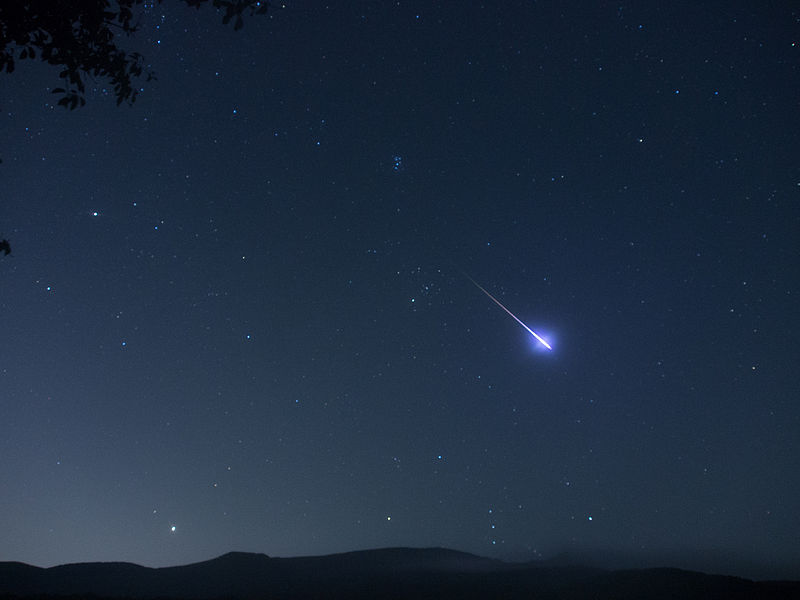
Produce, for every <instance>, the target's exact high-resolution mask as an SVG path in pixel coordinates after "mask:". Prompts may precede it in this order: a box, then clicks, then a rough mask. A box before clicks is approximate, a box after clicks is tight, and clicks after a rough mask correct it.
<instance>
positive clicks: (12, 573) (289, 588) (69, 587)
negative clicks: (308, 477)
mask: <svg viewBox="0 0 800 600" xmlns="http://www.w3.org/2000/svg"><path fill="white" fill-rule="evenodd" d="M87 596H92V597H93V598H95V600H99V599H101V598H128V599H135V600H144V599H156V598H162V599H166V598H174V599H182V600H188V599H198V600H200V599H202V600H209V599H213V598H233V599H255V598H264V599H267V598H269V599H281V600H290V599H300V598H331V599H333V598H348V599H360V598H389V599H404V598H415V599H416V598H440V599H448V598H459V599H466V600H469V599H472V598H504V599H509V600H514V599H517V598H520V599H521V598H542V599H553V600H555V599H560V598H564V599H569V600H581V599H584V598H587V599H588V598H593V599H601V598H619V599H626V598H630V599H633V598H636V599H661V598H664V599H666V598H683V599H692V598H698V599H699V598H703V599H713V598H719V599H723V598H724V599H726V600H730V599H739V598H741V599H745V598H746V599H752V598H759V599H779V598H781V599H784V598H785V599H788V598H800V582H754V581H751V580H748V579H742V578H737V577H729V576H722V575H706V574H703V573H698V572H693V571H682V570H679V569H640V570H621V571H608V570H603V569H597V568H588V567H575V566H544V565H542V564H540V563H504V562H501V561H497V560H493V559H488V558H482V557H479V556H475V555H472V554H467V553H464V552H457V551H454V550H447V549H442V548H429V549H412V548H387V549H380V550H365V551H359V552H348V553H344V554H334V555H328V556H312V557H298V558H271V557H269V556H267V555H265V554H251V553H244V552H231V553H229V554H225V555H223V556H220V557H218V558H215V559H212V560H208V561H204V562H199V563H193V564H189V565H184V566H179V567H166V568H157V569H154V568H149V567H142V566H139V565H135V564H131V563H120V562H111V563H80V564H68V565H60V566H57V567H51V568H47V569H45V568H39V567H34V566H31V565H27V564H24V563H19V562H0V598H6V599H10V598H25V597H28V598H34V597H35V598H38V599H39V600H43V599H46V598H55V597H60V598H65V597H87Z"/></svg>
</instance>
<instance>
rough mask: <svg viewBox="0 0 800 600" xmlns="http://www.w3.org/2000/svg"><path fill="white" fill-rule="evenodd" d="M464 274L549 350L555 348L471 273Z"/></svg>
mask: <svg viewBox="0 0 800 600" xmlns="http://www.w3.org/2000/svg"><path fill="white" fill-rule="evenodd" d="M464 276H465V277H466V278H467V279H469V280H470V281H471V282H472V283H473V284H475V287H477V288H478V289H479V290H480V291H482V292H483V293H484V294H486V295H487V296H489V298H491V299H492V301H493V302H494V303H495V304H497V306H499V307H500V308H502V309H503V310H504V311H506V312H507V313H508V314H509V315H511V317H512V318H513V319H514V320H515V321H516V322H517V323H519V324H520V325H522V326H523V327H524V328H525V331H527V332H528V333H530V334H531V335H532V336H533V337H535V338H536V340H537V341H538V342H539V343H540V344H542V345H543V346H544V347H545V348H547V349H548V350H552V349H553V347H552V346H551V345H550V344H548V343H547V342H546V341H545V340H544V338H542V337H541V336H540V335H539V334H538V333H536V332H535V331H534V330H533V329H531V328H530V327H528V326H527V325H525V323H523V322H522V321H520V320H519V319H518V318H517V315H515V314H514V313H512V312H511V311H510V310H508V309H507V308H506V307H505V306H503V305H502V304H501V302H500V300H498V299H497V298H495V297H494V296H492V295H491V294H490V293H489V292H487V291H486V290H485V289H483V287H481V285H480V284H479V283H478V282H477V281H475V280H474V279H473V278H472V277H470V276H469V275H467V274H466V273H465V274H464Z"/></svg>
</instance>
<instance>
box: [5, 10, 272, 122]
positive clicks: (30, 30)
mask: <svg viewBox="0 0 800 600" xmlns="http://www.w3.org/2000/svg"><path fill="white" fill-rule="evenodd" d="M181 1H182V2H184V3H185V4H187V5H188V6H191V7H194V8H200V6H201V5H202V4H205V3H207V2H211V4H212V5H213V6H214V7H215V8H216V9H218V10H221V11H224V15H223V17H222V23H223V24H228V23H230V22H231V21H233V28H234V29H235V30H238V29H241V28H242V26H243V25H244V20H243V15H244V14H245V13H248V14H249V15H250V16H252V15H261V14H265V13H266V12H267V9H268V7H269V3H268V0H181ZM161 2H162V0H70V1H69V2H65V1H60V0H26V1H24V2H23V1H20V0H12V1H6V0H3V1H2V2H0V72H3V71H5V72H6V73H11V72H13V71H14V69H15V67H16V63H17V61H18V60H26V59H34V60H35V59H39V60H42V61H44V62H46V63H49V64H51V65H55V66H59V67H63V68H62V70H61V71H60V73H59V77H60V78H61V79H63V80H64V85H63V86H62V87H57V88H55V89H54V90H53V93H54V94H61V98H60V99H59V100H58V102H57V104H58V105H59V106H63V107H65V108H69V109H71V110H74V109H75V108H77V107H78V106H83V105H84V104H86V99H85V97H84V92H85V85H84V78H85V77H86V76H91V77H97V78H103V79H109V80H110V81H111V85H112V86H113V90H114V95H115V96H116V98H117V105H119V104H122V103H123V102H127V103H128V104H133V102H134V101H135V100H136V97H137V95H138V93H139V89H138V87H137V86H135V85H134V79H136V78H139V77H145V80H146V81H150V80H151V79H153V78H154V77H155V75H154V73H153V72H152V71H146V70H145V66H144V65H145V63H144V57H143V56H142V55H141V54H139V53H138V52H130V53H129V52H126V51H125V50H124V49H123V48H121V47H119V46H118V41H119V39H120V37H121V36H123V35H124V36H130V35H133V34H134V33H135V32H136V31H137V30H138V27H139V23H138V20H135V19H134V11H135V9H136V8H138V7H140V6H145V5H148V4H149V5H151V6H152V5H153V4H161Z"/></svg>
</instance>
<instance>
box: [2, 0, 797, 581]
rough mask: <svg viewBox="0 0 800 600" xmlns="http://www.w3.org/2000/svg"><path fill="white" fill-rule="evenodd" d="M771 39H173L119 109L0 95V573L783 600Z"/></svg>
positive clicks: (420, 12) (364, 23)
mask: <svg viewBox="0 0 800 600" xmlns="http://www.w3.org/2000/svg"><path fill="white" fill-rule="evenodd" d="M791 4H792V3H790V2H759V3H752V2H744V1H741V2H709V3H701V2H694V1H688V0H685V1H684V0H679V1H676V2H641V3H627V2H621V3H620V2H617V3H610V2H595V3H592V2H568V3H565V2H556V1H554V0H553V1H543V2H538V3H537V2H522V1H507V2H506V1H504V2H497V3H485V5H484V6H481V5H480V4H479V3H477V2H455V1H453V2H435V3H434V2H427V1H418V2H406V1H400V2H388V1H380V2H379V1H360V2H337V3H331V5H330V6H324V5H323V3H321V2H319V3H318V2H309V3H301V2H287V3H286V4H285V5H282V4H281V3H278V2H276V3H273V4H272V6H271V8H270V12H269V14H268V15H267V16H262V17H251V18H247V19H246V20H245V26H244V28H243V29H242V30H240V31H234V30H233V27H231V26H230V25H227V26H226V25H222V23H221V14H219V13H217V12H216V11H215V10H214V9H213V8H212V7H211V6H204V7H203V8H202V9H200V10H193V9H189V8H187V7H185V5H183V4H182V3H180V2H174V1H168V2H165V3H164V4H163V5H156V6H154V7H153V6H146V7H144V8H143V9H142V10H141V13H142V16H141V30H140V31H139V32H138V34H137V35H136V37H134V38H132V39H125V40H121V43H122V44H124V45H125V47H127V48H129V49H131V50H139V51H141V52H143V53H144V54H145V56H146V58H147V62H148V64H149V65H151V68H152V69H153V70H154V71H155V72H156V75H157V77H158V79H157V80H156V81H151V82H147V83H145V82H144V81H143V80H142V81H140V84H141V86H142V87H143V91H142V92H141V94H140V96H139V98H138V100H137V101H136V102H135V104H134V105H133V106H132V107H128V106H126V105H123V106H119V107H118V106H116V102H115V98H114V96H113V93H112V92H111V91H110V89H106V87H105V86H109V85H110V84H109V82H107V81H102V80H97V81H93V80H89V88H90V89H89V90H88V92H87V105H86V107H84V108H81V109H78V110H75V111H69V110H65V109H63V108H62V107H57V106H54V104H55V102H56V101H57V100H58V98H59V96H57V95H53V94H51V93H50V90H51V89H52V88H54V87H57V86H58V85H59V84H60V80H59V79H58V77H57V69H56V68H51V67H47V66H45V65H43V64H41V63H39V62H34V61H30V60H28V61H23V62H20V63H19V64H18V66H17V70H16V71H15V72H14V73H13V74H11V75H7V74H3V75H2V76H0V110H1V111H2V112H1V113H0V121H1V122H2V127H1V129H0V130H1V131H2V145H0V156H1V157H2V159H3V162H2V164H0V238H7V239H8V240H9V241H10V243H11V248H12V254H11V255H9V256H5V257H0V340H2V342H1V343H2V347H0V538H1V539H2V542H1V543H0V560H18V561H23V562H28V563H32V564H36V565H39V566H50V565H53V564H59V563H66V562H78V561H95V560H104V561H109V560H123V561H132V562H136V563H139V564H144V565H148V566H165V565H176V564H183V563H188V562H193V561H199V560H205V559H208V558H212V557H214V556H217V555H219V554H223V553H225V552H228V551H231V550H241V551H253V552H264V553H267V554H269V555H271V556H297V555H309V554H326V553H334V552H343V551H350V550H356V549H365V548H374V547H384V546H415V547H416V546H445V547H450V548H454V549H458V550H464V551H469V552H473V553H477V554H480V555H483V556H490V557H497V558H502V559H510V560H523V559H534V558H548V557H552V556H554V555H556V554H558V553H560V552H563V551H571V552H596V551H603V552H608V553H612V552H613V553H631V554H634V555H637V556H642V557H643V556H654V555H658V556H664V555H666V554H669V555H671V556H672V555H679V556H685V557H687V558H686V560H685V564H683V565H681V566H688V567H692V566H697V565H699V564H700V563H699V562H692V561H699V558H698V557H702V556H711V555H720V556H726V557H731V561H732V562H731V564H733V562H734V559H735V560H739V559H741V560H744V561H752V562H757V563H764V564H767V565H772V566H773V567H775V569H778V570H780V573H782V574H783V576H785V577H790V576H791V577H800V546H798V543H797V540H798V535H800V406H799V405H798V399H800V385H799V384H798V377H797V370H798V366H800V360H799V358H800V343H799V342H798V335H800V310H798V294H800V261H799V260H798V250H799V249H800V243H799V242H798V240H800V235H798V231H800V229H799V227H800V162H799V161H798V156H800V155H799V154H798V147H800V107H799V105H798V98H800V84H799V83H798V76H800V12H798V11H797V9H796V7H795V9H794V11H793V10H792V8H791ZM470 279H473V280H474V282H475V283H477V284H479V285H480V286H482V287H483V288H485V290H486V292H487V293H486V294H485V293H484V292H482V291H481V289H479V288H478V287H477V286H476V285H474V284H473V282H472V281H470ZM488 294H491V295H492V296H494V298H496V299H497V301H498V302H499V303H502V304H503V305H504V306H505V307H506V308H507V309H508V310H509V311H510V312H511V313H513V314H514V315H516V317H517V318H519V319H520V320H521V321H522V322H524V323H525V325H526V326H528V327H530V328H531V329H532V330H533V331H535V332H536V333H537V334H539V335H541V336H542V337H543V338H544V339H545V340H547V341H548V343H549V344H551V345H552V350H551V351H550V350H547V349H546V348H545V347H544V346H543V345H542V344H540V343H539V342H537V340H536V339H535V338H533V337H532V336H531V335H530V333H528V331H526V329H525V328H523V327H522V326H521V325H520V324H519V323H517V322H516V321H515V320H514V319H513V318H511V316H510V315H509V314H507V313H506V312H504V311H503V309H502V308H501V307H500V306H498V304H496V303H495V302H493V301H492V299H491V298H490V297H489V296H488ZM665 553H666V554H665ZM662 562H663V561H662ZM734 571H735V569H734ZM745 574H748V573H745Z"/></svg>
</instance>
